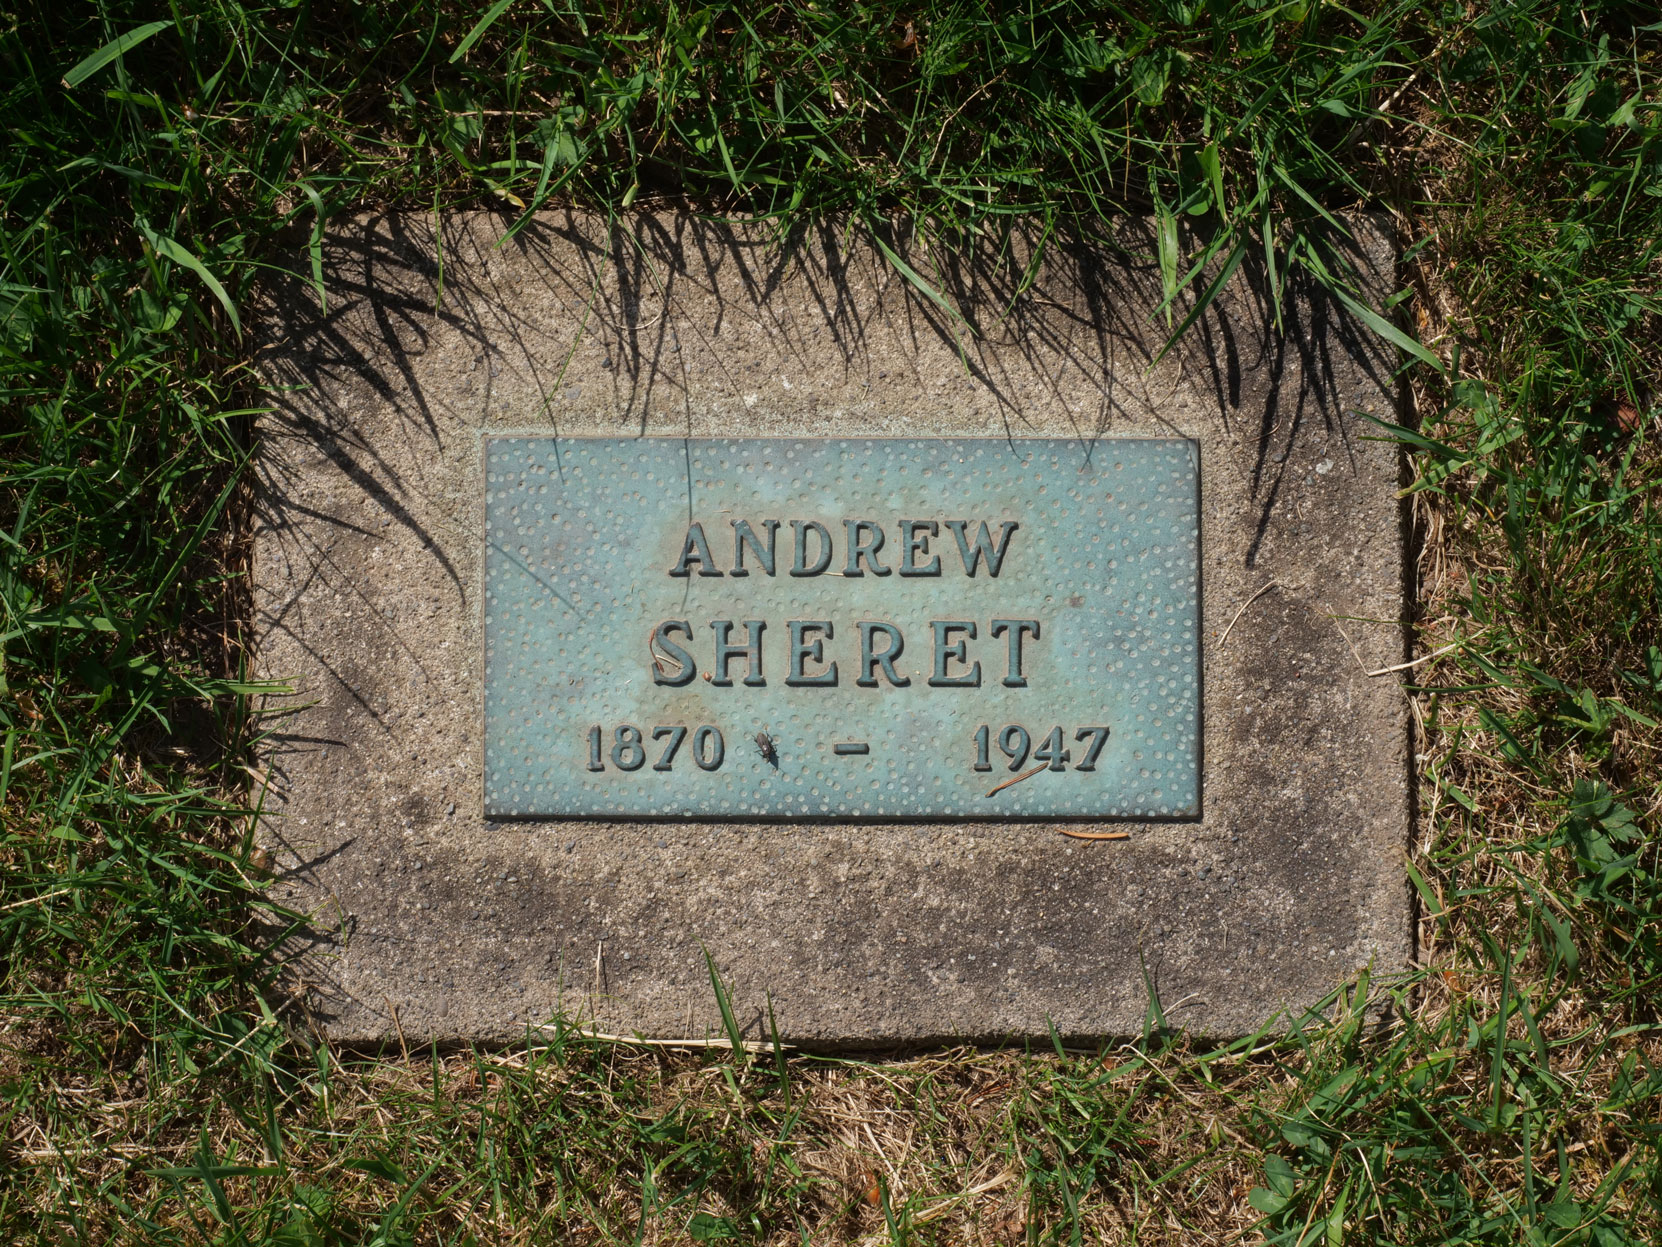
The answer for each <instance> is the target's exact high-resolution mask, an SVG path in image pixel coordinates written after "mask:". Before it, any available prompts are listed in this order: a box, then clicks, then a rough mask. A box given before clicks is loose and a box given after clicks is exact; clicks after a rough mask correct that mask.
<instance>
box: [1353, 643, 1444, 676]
mask: <svg viewBox="0 0 1662 1247" xmlns="http://www.w3.org/2000/svg"><path fill="white" fill-rule="evenodd" d="M1460 644H1461V643H1460V642H1459V641H1456V642H1455V643H1454V644H1453V645H1445V646H1443V648H1442V649H1440V650H1438V651H1437V652H1436V653H1434V654H1422V655H1420V656H1419V657H1418V658H1416V659H1414V660H1412V661H1411V662H1399V663H1398V664H1397V665H1396V666H1394V667H1381V668H1380V669H1379V670H1378V671H1370V672H1368V674H1369V675H1370V676H1376V675H1390V674H1391V672H1393V671H1407V670H1408V668H1410V667H1417V666H1419V665H1420V664H1421V663H1422V662H1430V661H1431V660H1432V659H1433V658H1441V657H1442V656H1443V655H1444V654H1446V653H1448V652H1449V651H1450V650H1454V649H1459V648H1460Z"/></svg>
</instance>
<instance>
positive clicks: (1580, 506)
mask: <svg viewBox="0 0 1662 1247" xmlns="http://www.w3.org/2000/svg"><path fill="white" fill-rule="evenodd" d="M1655 21H1656V14H1655V12H1654V9H1652V8H1650V6H1646V5H1642V4H1621V3H1610V2H1606V3H1588V4H1580V5H1573V4H1568V3H1547V2H1544V0H1519V2H1516V3H1507V2H1505V0H1491V2H1490V3H1488V4H1481V3H1480V4H1470V5H1468V4H1454V3H1409V2H1407V0H1395V2H1392V0H1385V2H1381V3H1373V4H1361V5H1356V6H1352V7H1343V6H1340V5H1336V4H1322V5H1318V4H1309V3H1306V2H1305V0H1294V2H1293V3H1288V4H1279V5H1277V4H1269V3H1266V4H1262V5H1256V6H1255V5H1251V4H1245V3H1241V4H1227V3H1222V2H1214V3H1204V2H1200V0H1164V2H1161V0H1131V2H1128V3H1124V4H1121V5H1111V6H1105V7H1101V8H1094V7H1088V6H1085V5H1083V4H1077V3H1074V2H1073V0H1054V2H1051V3H1039V2H1038V0H1032V2H1031V3H1029V4H1028V5H1026V6H1025V7H1018V6H999V7H996V8H995V7H982V6H976V5H969V4H956V5H955V4H938V3H930V4H920V5H919V6H917V7H915V8H898V7H892V6H891V7H883V6H876V5H871V6H857V5H848V6H836V5H827V4H808V3H804V2H801V0H789V2H788V3H782V4H776V5H771V6H739V7H726V6H713V7H708V8H693V7H683V6H678V5H673V4H643V5H637V6H617V7H599V6H596V7H594V8H580V7H576V6H573V5H568V4H563V3H562V2H561V0H548V2H547V3H541V4H538V3H533V2H532V0H519V2H518V3H497V4H493V5H490V6H489V7H488V8H487V7H483V6H462V5H456V4H436V5H435V4H431V3H415V4H411V3H403V4H392V3H381V2H379V0H366V2H365V3H361V4H355V5H350V6H348V5H310V4H304V3H302V4H297V5H290V4H280V5H279V4H273V5H268V6H265V7H260V6H245V5H241V4H238V3H235V0H204V2H203V3H201V4H199V5H195V6H191V7H190V9H189V10H188V11H187V10H186V9H185V8H184V7H181V6H173V7H168V6H162V5H157V4H139V3H117V2H114V0H105V2H102V3H98V4H89V5H79V4H68V5H61V6H59V5H46V4H40V3H21V4H18V3H15V0H14V4H13V5H11V6H8V8H7V9H6V10H4V11H0V116H3V125H4V132H5V135H6V141H5V146H4V149H3V151H0V602H3V604H4V619H3V627H0V639H3V651H0V664H3V665H0V681H3V682H0V730H3V740H0V948H3V949H4V963H3V971H0V973H3V978H0V1230H3V1231H4V1234H5V1237H6V1238H7V1239H8V1240H9V1241H18V1242H35V1241H42V1242H53V1243H56V1242H82V1241H87V1242H105V1241H133V1240H136V1241H144V1242H181V1243H182V1242H192V1243H194V1242H212V1243H224V1244H233V1243H266V1242H270V1243H292V1244H318V1243H359V1242H366V1243H367V1242H375V1243H383V1244H397V1243H410V1242H422V1243H427V1242H432V1243H467V1242H480V1243H483V1242H491V1243H495V1242H562V1243H563V1242H595V1243H610V1242H619V1243H622V1242H630V1243H634V1242H644V1241H686V1240H687V1239H688V1238H691V1239H692V1240H694V1241H732V1242H787V1241H790V1242H797V1241H812V1242H845V1241H846V1242H857V1241H858V1242H895V1243H920V1244H921V1243H957V1242H988V1243H1009V1242H1033V1243H1037V1242H1072V1243H1079V1242H1086V1241H1102V1240H1111V1241H1135V1242H1181V1243H1195V1242H1220V1243H1221V1242H1236V1241H1258V1240H1267V1241H1270V1242H1274V1243H1278V1244H1315V1243H1323V1244H1342V1243H1363V1242H1367V1243H1374V1242H1377V1243H1402V1244H1407V1243H1426V1244H1442V1243H1474V1244H1475V1243H1482V1244H1488V1243H1497V1244H1498V1243H1525V1244H1543V1245H1544V1244H1591V1245H1594V1247H1616V1245H1618V1244H1644V1243H1652V1242H1656V1241H1659V1240H1662V1157H1659V1152H1658V1148H1659V1135H1662V1127H1659V1126H1658V1124H1657V1123H1658V1121H1659V1120H1662V1035H1659V1031H1658V1027H1659V1025H1662V1019H1659V1018H1658V1016H1657V1001H1658V999H1659V998H1662V997H1659V988H1662V921H1659V916H1662V862H1659V860H1658V852H1657V830H1658V825H1659V817H1662V783H1659V777H1662V766H1659V762H1658V749H1659V746H1662V728H1659V727H1658V723H1659V722H1662V648H1659V646H1662V628H1659V627H1658V620H1659V619H1662V514H1659V512H1658V502H1657V486H1658V482H1659V479H1662V462H1659V456H1658V453H1657V438H1658V429H1659V423H1658V408H1657V398H1658V386H1659V382H1662V373H1659V363H1662V361H1659V355H1662V317H1659V311H1662V88H1659V86H1658V76H1659V75H1662V30H1659V29H1658V28H1657V26H1656V25H1654V24H1652V25H1647V23H1655ZM571 202H576V203H579V204H583V205H588V206H593V207H598V208H602V209H604V210H607V211H616V212H622V211H626V210H628V209H629V208H630V207H632V206H635V205H645V204H648V203H654V204H664V203H668V204H682V203H684V204H687V205H689V206H692V207H695V208H697V209H700V210H707V211H718V212H731V213H741V214H745V215H749V216H767V217H770V218H772V219H775V220H777V221H778V222H779V225H780V227H781V228H782V229H783V228H788V227H789V225H790V224H792V223H794V222H800V221H803V220H807V219H814V218H821V217H825V216H827V215H837V216H839V217H841V218H842V219H845V220H847V221H848V222H849V223H850V228H855V229H865V230H868V231H873V232H875V233H876V234H877V235H878V236H881V228H882V227H883V225H884V224H885V223H886V222H890V221H893V220H895V219H898V218H901V217H905V218H908V219H910V220H912V221H914V222H916V223H917V224H918V225H919V227H920V228H921V229H922V230H923V231H924V232H925V235H926V236H927V237H928V239H929V240H930V243H931V245H932V246H934V247H937V248H939V249H942V250H943V251H950V250H951V249H953V248H954V247H957V246H960V245H962V244H963V243H964V242H965V241H966V240H968V239H970V238H971V237H973V236H977V235H979V234H983V233H986V232H989V231H990V232H991V233H992V234H993V235H994V236H995V237H996V236H997V232H998V231H999V230H1000V229H1001V228H1002V227H1003V226H1004V225H1005V224H1006V223H1007V222H1010V221H1012V220H1015V219H1018V218H1019V219H1021V220H1023V221H1026V222H1031V221H1035V220H1037V221H1039V222H1042V223H1043V224H1044V225H1045V226H1046V227H1048V228H1049V229H1050V230H1051V231H1052V232H1053V233H1054V234H1055V235H1057V236H1075V235H1084V236H1090V235H1093V234H1097V233H1100V232H1101V231H1102V230H1103V228H1104V225H1105V223H1107V222H1110V221H1111V220H1112V218H1114V217H1115V216H1116V215H1118V214H1123V213H1127V212H1135V213H1147V214H1151V215H1153V216H1154V217H1155V218H1156V220H1157V221H1158V222H1159V227H1160V228H1159V229H1158V231H1157V236H1158V240H1159V241H1158V243H1157V247H1156V255H1155V256H1154V257H1153V258H1154V259H1156V260H1158V262H1159V264H1160V266H1161V271H1162V272H1163V273H1164V275H1165V278H1166V282H1167V286H1168V290H1169V291H1170V292H1171V293H1172V295H1173V296H1174V298H1173V315H1172V318H1171V324H1172V329H1173V331H1174V332H1176V331H1180V330H1181V329H1182V328H1183V327H1184V323H1185V322H1184V313H1183V309H1184V308H1185V307H1187V306H1191V305H1192V302H1185V298H1186V296H1185V295H1184V294H1183V292H1185V291H1187V292H1188V293H1189V294H1200V295H1202V296H1204V294H1205V293H1206V290H1207V285H1206V283H1207V282H1209V281H1210V276H1209V275H1210V274H1211V273H1215V272H1217V271H1219V269H1220V268H1222V269H1228V268H1229V267H1231V266H1232V265H1233V264H1234V263H1236V262H1238V260H1239V259H1240V258H1241V257H1242V256H1244V255H1246V254H1248V252H1249V250H1251V249H1263V248H1265V246H1266V243H1265V240H1266V239H1267V238H1269V239H1275V238H1278V239H1280V240H1281V244H1282V249H1281V250H1279V251H1275V252H1272V253H1270V258H1271V259H1272V260H1273V261H1275V262H1276V263H1277V266H1278V267H1277V271H1278V272H1280V273H1282V274H1285V273H1287V272H1288V270H1289V268H1291V267H1299V266H1302V267H1304V268H1306V269H1308V270H1309V271H1311V272H1313V273H1314V274H1315V275H1316V276H1317V277H1318V278H1320V279H1322V280H1324V281H1325V282H1326V283H1327V284H1329V285H1330V286H1332V287H1334V288H1336V289H1338V290H1339V291H1341V293H1342V292H1343V290H1344V275H1343V273H1342V272H1341V271H1337V270H1335V269H1333V267H1332V260H1331V253H1330V251H1329V250H1328V249H1327V248H1326V247H1325V245H1324V243H1323V237H1324V231H1325V230H1327V229H1330V228H1331V221H1330V220H1329V219H1328V218H1329V216H1330V214H1332V213H1334V212H1335V211H1336V210H1337V209H1341V208H1350V207H1367V208H1370V209H1374V210H1380V211H1385V212H1388V213H1390V214H1392V215H1393V217H1394V218H1395V219H1396V221H1397V222H1398V225H1399V228H1400V230H1401V233H1402V236H1403V239H1404V243H1405V247H1406V253H1407V258H1406V261H1405V264H1404V268H1403V278H1404V288H1403V290H1402V292H1401V293H1400V294H1399V295H1398V296H1397V298H1396V299H1395V300H1393V304H1392V306H1391V307H1388V308H1380V309H1375V311H1376V312H1377V313H1378V314H1379V315H1380V316H1383V317H1389V318H1390V319H1388V320H1381V321H1380V322H1379V323H1381V324H1383V325H1386V326H1388V327H1390V326H1397V325H1401V326H1405V327H1406V328H1407V330H1408V331H1409V332H1408V333H1403V332H1402V331H1400V330H1397V329H1395V328H1392V329H1391V332H1393V333H1395V334H1396V335H1397V339H1398V342H1399V345H1401V346H1402V347H1403V350H1404V358H1405V376H1406V379H1407V384H1408V387H1409V389H1410V391H1411V394H1412V399H1413V408H1412V412H1411V413H1410V414H1409V415H1408V416H1407V417H1405V420H1404V424H1403V427H1402V428H1401V429H1399V430H1398V432H1397V436H1399V437H1401V438H1402V439H1403V440H1404V442H1405V443H1406V445H1407V448H1408V451H1409V453H1410V457H1411V464H1412V470H1413V473H1414V480H1413V493H1412V498H1413V503H1414V508H1415V510H1414V515H1415V520H1416V541H1417V545H1416V550H1417V571H1418V607H1417V609H1418V614H1417V616H1416V618H1415V620H1414V623H1415V627H1416V629H1417V633H1418V638H1417V639H1418V651H1417V652H1419V653H1424V654H1429V653H1432V652H1434V651H1438V650H1443V649H1445V647H1447V652H1446V653H1443V654H1442V655H1441V656H1439V657H1437V658H1435V659H1434V660H1431V661H1428V662H1424V663H1422V664H1420V665H1418V666H1416V667H1415V668H1413V669H1412V670H1411V671H1410V672H1407V673H1406V677H1407V678H1408V679H1409V680H1410V681H1412V683H1411V684H1410V685H1409V686H1408V692H1409V695H1410V697H1411V700H1412V702H1413V705H1414V708H1415V714H1416V719H1417V722H1418V724H1419V734H1418V739H1417V742H1416V748H1417V750H1418V751H1419V757H1420V761H1421V794H1420V796H1421V802H1420V807H1421V816H1420V820H1419V825H1418V826H1417V827H1416V828H1415V832H1414V841H1413V844H1412V846H1411V850H1412V851H1411V853H1410V858H1409V865H1410V875H1411V879H1412V883H1413V885H1414V887H1415V888H1416V890H1417V891H1418V894H1419V898H1420V902H1421V906H1422V939H1421V948H1422V964H1421V965H1420V967H1418V968H1417V970H1416V972H1415V973H1414V974H1413V975H1412V976H1411V978H1410V980H1409V981H1407V982H1405V983H1393V984H1390V985H1389V986H1388V987H1381V986H1379V985H1377V984H1373V983H1370V982H1368V981H1366V980H1362V981H1358V982H1354V983H1350V984H1346V985H1344V986H1343V987H1342V988H1341V989H1340V990H1339V991H1338V993H1337V995H1336V996H1335V998H1334V999H1333V1000H1331V1001H1330V1002H1328V1007H1327V1008H1325V1009H1324V1010H1323V1011H1322V1012H1321V1014H1320V1015H1319V1016H1312V1017H1311V1018H1309V1019H1307V1020H1306V1021H1305V1022H1304V1023H1303V1024H1302V1025H1301V1026H1299V1027H1298V1028H1297V1029H1295V1031H1294V1032H1293V1033H1291V1034H1290V1035H1288V1036H1286V1037H1284V1038H1280V1039H1274V1040H1270V1039H1262V1040H1259V1041H1256V1042H1254V1041H1251V1040H1249V1041H1245V1042H1242V1043H1240V1044H1236V1045H1232V1046H1230V1047H1227V1048H1224V1049H1221V1050H1216V1051H1209V1050H1203V1049H1202V1048H1200V1047H1198V1046H1196V1045H1195V1044H1193V1043H1192V1042H1191V1041H1189V1040H1187V1039H1186V1038H1184V1037H1183V1036H1180V1035H1178V1036H1174V1035H1170V1034H1166V1033H1164V1032H1163V1031H1160V1030H1159V1029H1157V1028H1156V1029H1151V1030H1150V1032H1149V1033H1148V1034H1145V1035H1143V1036H1140V1037H1133V1038H1132V1039H1131V1040H1130V1041H1128V1042H1123V1043H1115V1044H1109V1045H1104V1047H1103V1048H1102V1049H1101V1050H1100V1051H1092V1052H1074V1051H1062V1050H1054V1051H1053V1050H1044V1049H1041V1050H1035V1051H1005V1052H977V1051H952V1052H942V1053H934V1054H929V1055H926V1056H922V1057H910V1058H898V1057H893V1058H873V1059H871V1060H869V1061H855V1060H848V1059H829V1058H818V1057H813V1056H807V1055H789V1056H785V1055H779V1054H764V1055H762V1056H750V1055H746V1054H742V1053H739V1054H734V1053H722V1052H704V1053H696V1052H695V1053H685V1052H682V1053H666V1052H661V1051H642V1050H640V1049H637V1048H634V1047H630V1046H624V1045H613V1044H606V1043H600V1042H597V1041H594V1040H591V1039H586V1038H584V1037H582V1036H580V1035H578V1034H575V1033H573V1032H572V1031H570V1030H569V1029H560V1028H559V1027H556V1028H555V1029H553V1030H551V1031H547V1032H541V1033H538V1034H536V1035H534V1036H530V1037H528V1039H527V1042H526V1043H525V1044H524V1045H523V1046H521V1047H518V1048H515V1049H513V1050H511V1051H499V1052H468V1053H451V1054H434V1053H424V1052H411V1053H403V1052H393V1053H382V1054H378V1055H374V1054H349V1053H339V1052H334V1051H331V1050H330V1049H329V1048H327V1047H325V1046H319V1045H317V1044H316V1043H314V1042H312V1041H310V1040H309V1039H307V1038H306V1037H305V1036H302V1035H299V1034H295V1033H291V1032H290V1031H289V1030H288V1029H286V1028H285V1026H283V1025H282V1024H280V1023H279V1022H278V1020H277V1017H276V1015H275V1014H273V1012H272V1011H271V1009H270V1007H269V1005H268V1004H266V1003H264V995H263V993H265V992H266V991H267V990H268V989H269V988H270V986H271V980H272V975H273V972H274V966H273V964H272V962H271V959H270V957H269V955H268V952H267V949H266V948H265V947H264V946H263V945H262V944H261V943H260V942H259V940H258V938H257V937H256V936H255V934H254V931H255V930H256V929H257V928H256V927H254V926H252V925H250V915H251V914H253V913H255V912H257V911H259V910H261V909H262V907H263V906H265V902H264V901H263V900H262V884H263V878H264V872H263V863H262V861H261V860H260V857H259V854H258V850H257V849H256V848H255V846H254V844H253V842H252V822H251V819H250V816H249V813H248V809H249V804H248V803H249V783H248V775H247V771H246V765H247V763H248V761H249V747H250V742H251V740H252V739H253V738H254V736H255V734H256V733H257V732H258V730H259V725H258V723H257V722H256V721H255V720H253V719H252V718H251V716H250V709H249V707H250V701H251V698H252V696H253V695H254V694H255V693H257V692H258V687H257V686H254V685H251V684H249V683H248V682H247V680H246V675H245V667H246V653H245V649H244V635H245V634H244V627H245V621H246V604H245V591H246V587H245V584H244V582H243V580H242V573H243V571H244V568H245V564H246V554H245V550H246V545H245V530H244V524H245V516H246V506H245V496H244V491H245V490H246V488H247V485H248V480H247V475H246V472H245V470H244V469H245V465H246V462H247V459H248V455H249V453H250V445H251V444H250V416H251V412H252V411H253V409H255V408H256V407H257V405H258V402H259V395H258V393H257V391H256V390H255V389H254V387H253V384H252V380H251V377H250V374H249V372H248V369H247V358H246V353H245V343H244V338H243V337H242V329H243V326H242V325H241V323H240V319H239V317H240V311H241V309H242V308H244V307H245V306H247V299H248V295H249V292H250V290H251V289H252V288H254V287H255V286H256V284H257V283H258V282H259V281H260V280H261V279H262V276H263V275H264V274H265V273H266V272H267V271H269V266H270V265H271V264H273V263H274V262H276V259H275V258H276V257H279V256H283V255H288V254H293V253H295V252H296V251H299V252H301V253H303V252H304V249H305V246H306V244H307V243H308V242H309V241H312V240H315V239H316V238H317V237H318V231H319V230H320V229H321V227H322V225H323V223H324V222H325V221H326V220H327V219H328V218H329V217H331V216H333V215H336V214H340V213H344V212H348V211H352V210H354V209H357V208H363V207H386V206H399V207H403V208H408V209H416V210H423V211H433V210H442V209H443V208H445V207H448V206H462V205H470V206H473V205H480V204H484V205H489V206H493V207H495V208H496V209H497V210H499V211H501V212H503V213H505V214H508V215H511V216H516V217H517V216H518V215H519V214H521V213H523V212H527V211H532V210H535V209H536V208H538V207H539V206H543V205H548V204H563V203H571ZM1185 222H1191V223H1193V224H1196V225H1201V226H1206V227H1209V228H1206V229H1203V230H1201V231H1200V232H1199V234H1198V236H1199V237H1203V238H1205V239H1207V240H1208V241H1207V242H1206V244H1205V246H1204V248H1202V249H1199V250H1196V249H1194V246H1195V244H1192V243H1191V241H1190V239H1191V237H1192V236H1191V234H1190V232H1189V231H1187V230H1186V229H1184V228H1181V227H1182V226H1183V224H1184V223H1185ZM934 293H936V294H938V295H940V297H943V298H945V297H948V296H947V292H934ZM1364 310H1366V309H1364ZM1370 1007H1384V1008H1386V1009H1387V1010H1388V1012H1389V1013H1390V1015H1391V1016H1392V1017H1393V1019H1394V1025H1393V1026H1392V1027H1391V1028H1390V1029H1389V1030H1388V1031H1387V1032H1385V1033H1376V1032H1374V1031H1372V1030H1370V1029H1369V1028H1367V1027H1365V1026H1364V1024H1363V1019H1364V1015H1365V1014H1366V1011H1367V1010H1368V1008H1370Z"/></svg>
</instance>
